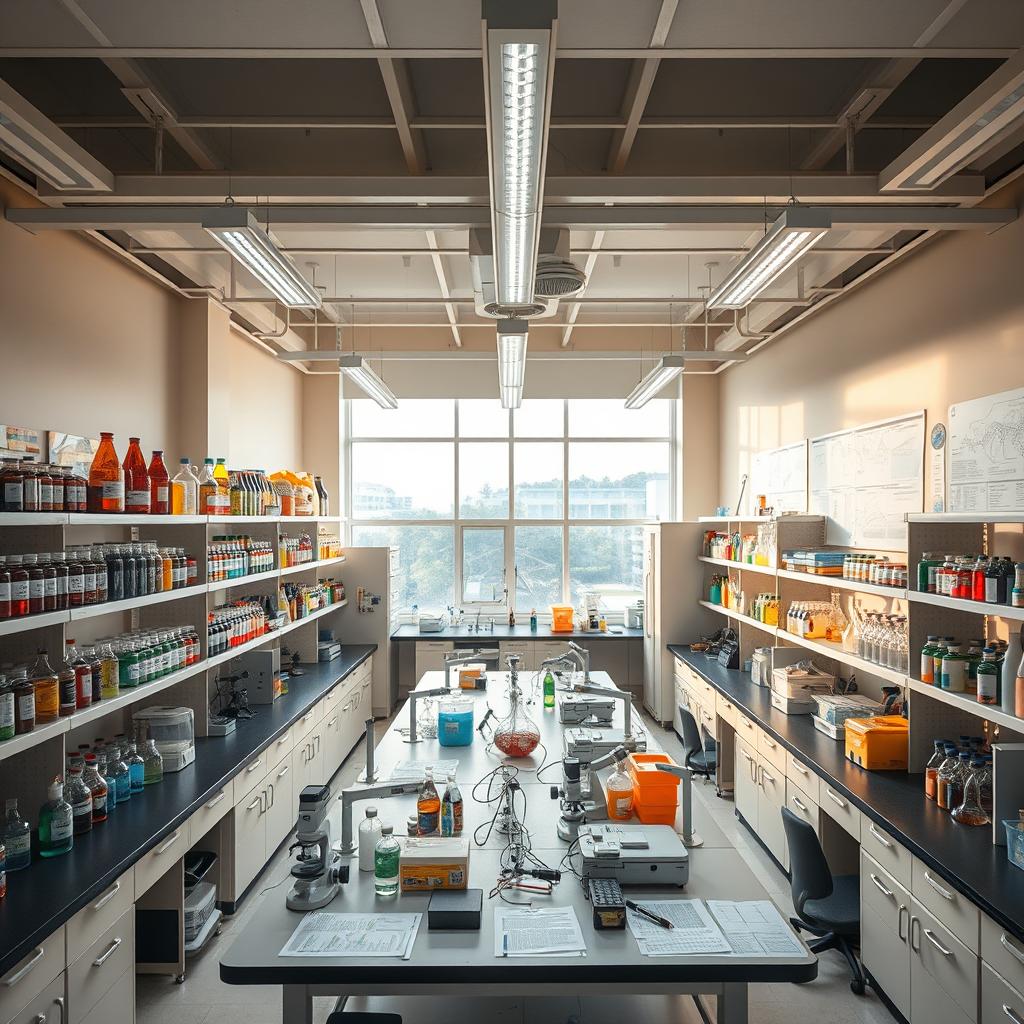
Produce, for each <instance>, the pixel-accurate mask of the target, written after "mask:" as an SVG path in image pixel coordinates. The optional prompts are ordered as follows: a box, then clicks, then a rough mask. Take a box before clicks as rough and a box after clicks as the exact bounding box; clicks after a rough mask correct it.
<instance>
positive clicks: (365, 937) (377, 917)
mask: <svg viewBox="0 0 1024 1024" xmlns="http://www.w3.org/2000/svg"><path fill="white" fill-rule="evenodd" d="M422 917H423V915H422V914H330V913H327V912H326V911H319V912H318V913H314V914H307V915H306V916H305V917H304V918H303V919H302V920H301V921H300V922H299V925H298V927H297V928H296V929H295V931H294V932H292V936H291V938H290V939H289V940H288V941H287V942H286V943H285V944H284V948H283V949H282V950H281V954H280V955H281V956H336V957H344V956H352V957H394V958H396V959H401V960H408V959H409V957H410V956H411V955H412V947H413V946H414V945H415V943H416V933H417V932H418V931H419V927H420V919H421V918H422Z"/></svg>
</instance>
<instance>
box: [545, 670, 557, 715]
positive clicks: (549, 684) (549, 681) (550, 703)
mask: <svg viewBox="0 0 1024 1024" xmlns="http://www.w3.org/2000/svg"><path fill="white" fill-rule="evenodd" d="M554 706H555V677H554V676H553V675H552V674H551V669H548V670H547V672H546V673H545V675H544V707H546V708H553V707H554Z"/></svg>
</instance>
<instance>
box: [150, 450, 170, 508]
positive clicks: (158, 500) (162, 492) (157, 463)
mask: <svg viewBox="0 0 1024 1024" xmlns="http://www.w3.org/2000/svg"><path fill="white" fill-rule="evenodd" d="M149 510H150V512H152V513H153V515H155V516H166V515H170V513H171V483H170V477H169V476H168V474H167V467H166V466H165V465H164V453H163V452H162V451H154V452H153V457H152V459H150V461H149Z"/></svg>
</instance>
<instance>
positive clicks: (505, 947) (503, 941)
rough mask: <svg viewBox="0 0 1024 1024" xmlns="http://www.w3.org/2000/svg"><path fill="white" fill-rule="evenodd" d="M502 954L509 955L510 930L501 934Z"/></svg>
mask: <svg viewBox="0 0 1024 1024" xmlns="http://www.w3.org/2000/svg"><path fill="white" fill-rule="evenodd" d="M501 955H502V956H508V932H503V933H502V936H501Z"/></svg>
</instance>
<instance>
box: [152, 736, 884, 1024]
mask: <svg viewBox="0 0 1024 1024" xmlns="http://www.w3.org/2000/svg"><path fill="white" fill-rule="evenodd" d="M386 728H387V723H386V722H378V723H377V733H378V736H380V735H382V734H383V732H384V730H385V729H386ZM648 728H649V729H651V730H652V732H654V733H655V734H656V735H657V736H658V739H659V741H660V743H661V745H662V746H663V747H664V749H665V750H666V751H667V752H668V753H670V754H672V755H673V756H674V757H677V758H678V757H680V756H681V749H680V745H679V742H678V740H677V738H676V736H675V734H674V733H672V732H665V731H663V730H659V729H657V728H656V727H652V726H651V725H650V723H648ZM362 767H363V760H362V749H361V748H357V749H356V750H355V751H354V752H353V753H352V755H351V756H350V757H349V759H348V761H346V762H345V764H344V765H343V766H342V769H341V772H340V773H339V775H338V777H337V779H336V780H335V786H336V787H344V786H348V785H351V784H352V783H353V782H354V781H355V778H356V776H357V775H358V774H359V772H360V771H361V769H362ZM693 792H694V794H695V799H697V800H699V801H701V802H702V803H703V804H705V806H706V807H707V808H708V810H709V811H710V813H711V814H712V816H713V817H714V819H715V821H716V823H717V824H718V825H719V827H720V828H721V829H722V831H723V832H724V833H725V834H726V836H727V837H728V838H729V841H730V842H731V843H732V844H733V846H734V847H735V848H736V849H737V850H738V851H739V853H740V855H741V856H742V857H743V859H744V860H745V861H746V862H747V863H748V864H749V866H750V868H751V870H752V871H753V872H754V874H755V875H756V876H757V878H758V879H759V880H760V881H761V883H762V884H763V885H764V887H765V888H766V889H767V890H768V892H769V893H770V895H771V897H772V898H773V899H774V900H775V902H776V903H777V904H778V905H779V907H780V908H781V910H782V912H783V913H784V914H786V916H789V915H790V914H792V913H793V906H792V902H791V900H790V896H789V886H788V882H787V880H786V878H785V876H784V875H783V874H782V873H781V872H780V871H779V869H778V868H777V867H776V866H775V864H774V863H773V862H772V861H771V859H770V858H769V857H768V855H767V854H766V853H765V852H764V850H762V848H761V847H760V846H759V845H758V844H757V843H756V842H755V841H754V839H753V838H752V837H751V836H750V834H749V833H748V832H747V830H746V828H745V827H744V826H742V825H740V823H739V822H738V821H737V819H736V816H735V814H734V813H733V804H732V801H731V800H723V799H719V798H718V797H716V796H715V791H714V787H712V786H710V785H702V784H701V783H699V782H698V783H697V784H696V785H695V786H694V787H693ZM290 864H291V861H290V858H289V856H288V853H287V846H285V847H283V848H282V849H281V850H279V851H278V853H277V855H276V856H275V857H274V859H273V860H272V861H271V863H270V864H269V866H268V867H267V869H266V871H264V873H263V875H262V876H261V878H260V879H259V880H258V883H257V887H256V888H255V889H254V890H253V891H252V892H251V893H250V894H249V896H248V897H247V898H246V900H245V902H244V904H243V906H242V908H241V910H240V911H239V912H238V913H237V914H235V915H234V916H233V917H231V918H226V919H225V921H224V925H223V930H222V934H221V936H220V937H219V938H218V939H217V940H215V941H214V942H213V943H212V944H211V945H210V946H209V947H207V949H206V950H205V951H204V952H203V953H202V954H200V955H199V956H198V957H196V958H195V959H193V960H190V961H189V964H188V970H187V976H186V980H185V983H184V984H182V985H176V984H174V983H173V981H171V980H170V979H166V978H159V977H153V976H144V975H141V976H139V977H138V979H137V984H136V1008H137V1014H136V1015H137V1020H138V1024H278V1022H280V1020H281V992H280V989H276V988H270V987H261V986H253V987H246V986H236V985H225V984H223V983H222V982H221V981H220V977H219V973H218V965H217V961H218V955H219V950H222V949H225V948H226V947H227V945H228V944H229V943H230V942H231V941H232V937H233V935H234V934H235V933H237V932H238V931H239V930H240V929H242V928H244V927H245V925H246V922H247V921H248V920H249V918H250V917H251V916H252V914H253V912H254V910H255V908H256V907H257V906H258V904H259V902H260V900H262V899H264V898H267V896H268V894H269V897H270V898H272V899H273V898H281V896H280V893H279V892H278V889H279V887H280V886H281V885H283V884H284V883H285V881H286V879H287V878H288V871H289V867H290ZM316 1003H317V1006H316V1015H315V1022H314V1024H323V1021H324V1020H326V1017H327V1015H328V1013H329V1012H330V1010H331V1009H332V1002H331V1000H329V999H318V1000H316ZM480 1003H481V1001H480V1000H477V999H459V1000H452V999H446V1000H444V1001H440V1000H436V1001H430V1000H418V999H412V998H410V999H391V1000H387V1005H386V1006H385V1005H384V1003H383V1001H382V1000H377V999H373V1000H368V1001H366V1002H363V1001H356V1000H353V1001H352V1002H351V1004H350V1008H351V1009H361V1008H366V1007H369V1008H371V1009H388V1010H391V1011H392V1012H398V1013H401V1014H402V1016H403V1018H404V1020H405V1022H406V1024H450V1022H451V1021H452V1020H458V1019H462V1020H482V1019H485V1014H486V1018H487V1019H488V1020H489V1021H491V1022H492V1024H513V1022H516V1021H523V1022H525V1021H527V1020H528V1021H529V1022H530V1024H620V1022H621V1021H623V1020H625V1019H628V1020H630V1022H631V1024H667V1022H669V1021H672V1022H686V1024H700V1018H699V1016H698V1015H697V1012H696V1010H695V1008H694V1007H693V1004H692V1002H691V1001H690V1000H689V999H684V998H676V997H663V996H658V997H654V996H652V997H643V998H637V997H632V998H629V999H628V1000H627V999H625V998H624V999H622V1000H616V999H607V998H602V999H588V998H587V997H586V996H583V997H582V998H580V999H575V998H568V999H544V1000H537V999H534V1000H529V1001H527V1000H500V1001H495V1000H492V1001H490V1003H489V1005H488V1006H487V1008H486V1010H484V1009H483V1008H482V1007H481V1005H480ZM495 1003H498V1004H499V1005H494V1004H495ZM627 1004H628V1005H627ZM749 1017H750V1021H751V1022H752V1024H792V1022H794V1021H799V1022H802V1021H822V1020H827V1021H828V1022H829V1024H892V1020H893V1018H892V1017H891V1016H890V1014H889V1012H888V1010H887V1009H886V1008H885V1006H883V1004H882V1003H881V1002H880V1001H879V999H878V997H877V996H875V995H874V994H873V993H872V992H871V991H870V990H868V993H867V994H866V995H864V996H855V995H853V994H852V993H851V992H850V989H849V974H848V970H847V967H846V962H845V961H844V960H843V959H842V957H841V956H840V955H839V954H838V953H836V952H828V953H825V954H823V956H822V957H821V961H820V964H819V969H818V978H817V980H816V981H814V982H812V983H811V984H809V985H782V984H774V985H751V986H750V1013H749Z"/></svg>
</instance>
